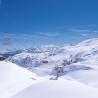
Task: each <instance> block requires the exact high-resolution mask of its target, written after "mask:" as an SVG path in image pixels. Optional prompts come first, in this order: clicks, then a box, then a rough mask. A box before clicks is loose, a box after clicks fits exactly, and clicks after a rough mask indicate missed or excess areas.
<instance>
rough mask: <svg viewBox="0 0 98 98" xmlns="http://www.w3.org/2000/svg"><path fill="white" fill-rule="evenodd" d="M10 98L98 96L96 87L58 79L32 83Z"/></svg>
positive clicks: (82, 97)
mask: <svg viewBox="0 0 98 98" xmlns="http://www.w3.org/2000/svg"><path fill="white" fill-rule="evenodd" d="M12 98H98V89H95V88H91V87H88V86H85V85H83V84H81V83H78V82H76V81H70V80H66V79H59V80H57V81H56V80H50V81H46V82H43V83H39V84H36V85H32V86H30V87H28V88H26V89H24V90H23V91H22V92H20V93H18V94H16V95H15V96H13V97H12Z"/></svg>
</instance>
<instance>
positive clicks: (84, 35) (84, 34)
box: [81, 33, 89, 37]
mask: <svg viewBox="0 0 98 98" xmlns="http://www.w3.org/2000/svg"><path fill="white" fill-rule="evenodd" d="M88 35H89V34H86V33H82V34H81V36H83V37H86V36H88Z"/></svg>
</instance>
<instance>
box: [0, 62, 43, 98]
mask: <svg viewBox="0 0 98 98" xmlns="http://www.w3.org/2000/svg"><path fill="white" fill-rule="evenodd" d="M43 80H44V79H42V78H39V77H38V76H36V75H35V74H33V73H32V72H30V71H28V70H27V69H25V68H22V67H19V66H17V65H15V64H13V63H10V62H0V98H10V97H11V96H13V95H14V94H16V93H18V92H20V91H21V90H23V89H24V88H27V87H28V86H30V85H32V84H33V83H36V82H40V81H43Z"/></svg>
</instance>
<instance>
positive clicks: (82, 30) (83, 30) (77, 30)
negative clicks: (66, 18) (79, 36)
mask: <svg viewBox="0 0 98 98" xmlns="http://www.w3.org/2000/svg"><path fill="white" fill-rule="evenodd" d="M71 31H73V32H91V31H90V30H88V29H71Z"/></svg>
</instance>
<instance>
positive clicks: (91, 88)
mask: <svg viewBox="0 0 98 98" xmlns="http://www.w3.org/2000/svg"><path fill="white" fill-rule="evenodd" d="M5 61H6V62H5ZM5 61H2V62H0V79H1V80H0V81H1V82H0V96H1V97H2V98H23V97H24V98H32V97H36V98H40V97H42V98H46V97H47V98H65V97H67V98H97V97H98V79H97V77H98V38H95V39H89V40H86V41H83V42H81V43H79V44H77V45H66V46H64V47H57V46H53V45H50V46H41V47H35V48H29V49H23V50H22V51H21V52H20V53H17V54H14V55H13V56H10V57H9V58H8V59H6V60H5ZM13 63H14V64H13ZM20 66H21V67H20ZM26 68H27V69H29V70H30V71H31V72H30V71H29V70H27V69H26ZM2 77H3V78H2ZM56 80H57V81H56ZM6 81H7V82H6ZM35 83H36V84H35ZM41 89H42V90H41Z"/></svg>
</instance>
